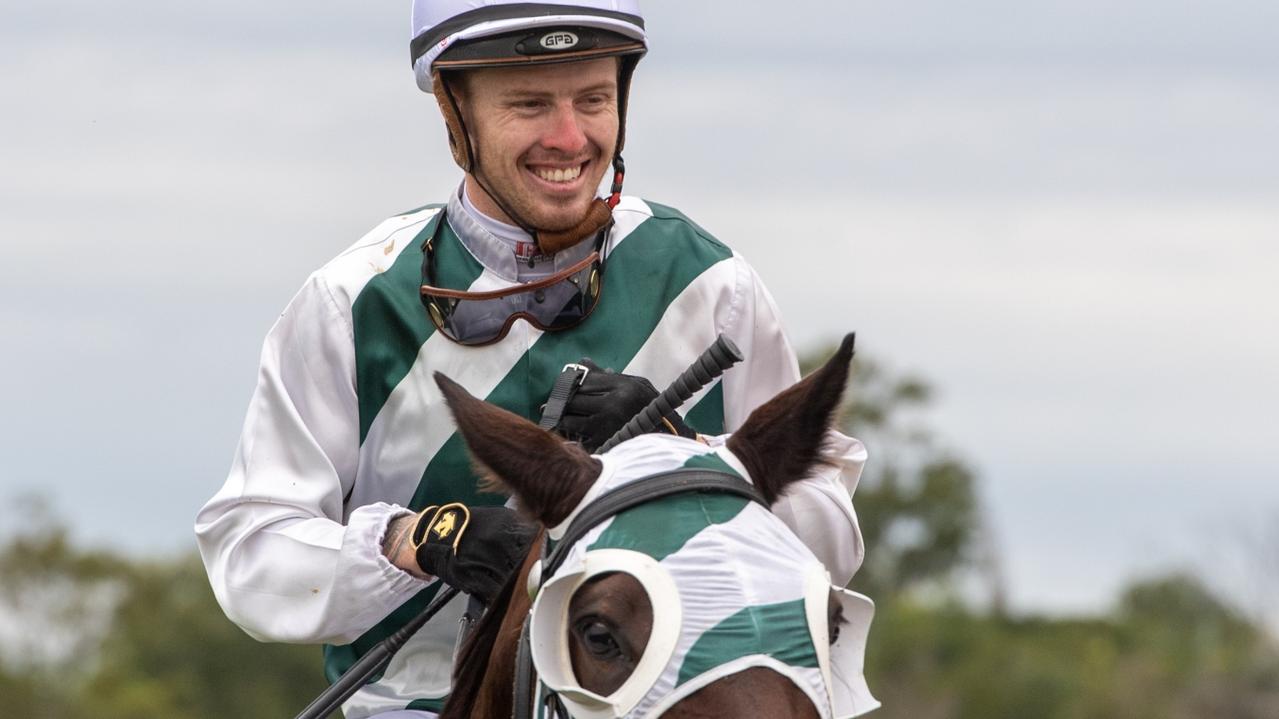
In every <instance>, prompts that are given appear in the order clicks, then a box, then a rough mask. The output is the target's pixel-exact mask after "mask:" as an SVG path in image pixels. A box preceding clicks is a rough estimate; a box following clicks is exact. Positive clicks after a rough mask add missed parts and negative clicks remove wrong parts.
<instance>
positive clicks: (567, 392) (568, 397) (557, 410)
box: [537, 364, 590, 431]
mask: <svg viewBox="0 0 1279 719" xmlns="http://www.w3.org/2000/svg"><path fill="white" fill-rule="evenodd" d="M588 373H590V369H588V368H587V367H586V366H585V365H580V364H566V365H564V369H563V370H561V371H560V376H559V377H556V378H555V386H553V387H551V394H550V396H549V397H547V398H546V405H545V408H544V409H543V410H542V419H541V421H539V422H538V423H537V426H538V427H541V428H542V429H545V430H547V431H551V430H554V429H555V427H556V426H558V425H559V423H560V419H561V418H562V417H563V416H564V408H565V407H567V406H568V403H569V402H571V401H572V400H573V395H575V394H577V388H578V387H581V386H582V380H584V379H586V375H587V374H588Z"/></svg>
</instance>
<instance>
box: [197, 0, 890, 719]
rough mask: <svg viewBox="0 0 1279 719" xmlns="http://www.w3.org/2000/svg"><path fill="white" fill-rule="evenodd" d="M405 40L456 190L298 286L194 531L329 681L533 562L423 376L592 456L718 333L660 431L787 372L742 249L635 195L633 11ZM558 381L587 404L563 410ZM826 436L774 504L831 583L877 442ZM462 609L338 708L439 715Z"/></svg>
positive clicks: (269, 341) (235, 606)
mask: <svg viewBox="0 0 1279 719" xmlns="http://www.w3.org/2000/svg"><path fill="white" fill-rule="evenodd" d="M412 30H413V36H412V42H411V44H410V49H411V59H412V64H413V72H414V74H415V76H416V79H417V84H418V86H419V87H420V88H421V89H422V90H424V91H426V92H429V93H431V94H432V95H433V96H434V97H435V99H436V101H437V103H438V105H439V108H440V111H441V113H442V114H443V117H444V121H445V126H446V127H447V130H448V142H449V145H450V148H451V151H452V155H453V159H454V160H455V161H456V162H457V164H458V166H459V167H460V169H461V171H462V178H461V181H460V183H459V185H458V187H457V190H456V191H454V192H452V193H450V194H449V196H448V197H445V198H443V199H442V201H441V202H439V203H437V204H431V205H427V206H425V207H422V208H420V209H417V210H412V211H409V212H406V213H403V214H399V215H396V216H394V217H391V218H390V219H388V220H386V221H384V222H382V223H381V224H379V225H377V226H376V227H375V228H374V229H373V230H371V231H370V232H369V233H368V234H366V235H365V236H364V237H362V238H361V239H360V240H359V241H357V242H356V243H355V244H353V245H352V246H351V247H350V248H348V249H347V250H346V251H344V252H342V253H341V254H339V255H338V256H337V257H336V258H335V259H333V260H332V261H330V262H329V263H328V264H326V265H324V266H323V267H322V268H320V269H319V270H317V271H316V272H315V273H313V274H312V275H311V276H310V278H309V279H308V280H307V281H306V283H305V284H304V285H303V286H302V288H301V290H299V292H298V293H297V295H296V296H295V297H294V298H293V299H292V301H291V302H290V303H289V305H288V307H286V308H285V310H284V312H283V314H281V316H280V318H279V320H278V321H277V322H276V324H275V325H274V326H273V327H272V328H271V330H270V333H269V334H268V336H267V338H266V341H265V344H264V347H263V351H262V356H261V368H260V372H259V377H258V383H257V388H256V390H255V392H254V395H253V399H252V401H251V403H250V406H249V410H248V414H247V417H246V419H245V423H244V429H243V433H242V435H241V439H240V444H239V447H238V449H237V452H236V455H235V459H234V462H233V466H232V468H231V472H230V475H229V476H228V478H227V480H226V483H225V484H224V486H223V487H222V488H221V490H220V491H218V492H217V493H216V494H215V495H214V496H213V498H212V499H210V500H209V502H208V503H207V504H206V505H205V506H204V507H203V508H202V509H201V510H200V512H199V515H198V516H197V518H196V525H195V529H196V535H197V538H198V540H199V546H200V552H201V555H202V557H203V559H204V563H205V567H206V569H207V570H208V574H209V578H210V580H211V582H212V585H213V589H214V592H215V594H216V595H217V598H218V601H219V602H220V603H221V605H222V607H223V609H224V610H225V611H226V613H227V616H228V617H230V618H231V619H232V620H233V621H235V622H236V623H237V624H239V625H240V626H241V627H243V628H244V629H245V631H247V632H248V633H249V634H251V635H253V636H254V637H256V638H259V639H261V640H266V641H281V642H298V643H316V644H325V645H326V646H325V650H324V660H325V672H326V675H327V676H328V677H329V679H330V680H333V679H334V678H336V677H337V676H339V675H340V674H341V673H342V672H343V671H344V670H345V669H346V668H347V667H349V666H350V665H351V664H352V663H354V662H355V661H356V660H357V659H358V658H359V657H360V656H361V655H362V654H363V653H364V652H366V651H367V650H368V649H369V648H370V647H372V646H373V645H374V644H376V643H377V642H378V641H379V640H380V639H381V638H383V637H385V636H387V635H388V634H389V633H391V632H393V631H394V630H395V629H396V628H398V627H399V626H401V625H402V624H403V623H404V622H405V621H407V620H408V619H409V618H410V617H412V616H414V615H415V614H417V612H418V611H420V609H421V608H422V607H424V606H425V605H426V604H427V603H428V602H429V601H430V599H431V598H432V597H433V596H434V595H435V593H436V592H437V591H439V589H440V586H441V584H442V583H443V584H449V585H453V586H456V587H458V588H460V589H462V590H463V591H464V592H467V593H470V594H472V595H475V596H477V597H479V598H480V599H482V600H485V601H488V600H490V599H492V597H493V596H494V595H495V594H496V593H497V591H498V589H499V588H500V586H501V585H502V583H503V582H504V580H505V579H506V577H507V576H508V575H509V573H510V571H511V570H512V568H514V567H515V566H516V565H517V564H518V562H519V561H520V560H521V559H522V558H523V557H524V556H525V554H526V553H527V551H528V549H529V546H528V545H529V538H530V531H531V530H530V529H529V528H528V527H527V526H526V525H525V524H523V522H522V521H520V520H519V519H518V518H517V515H516V514H515V512H514V511H512V510H510V509H506V508H504V507H503V506H502V505H503V502H504V501H505V498H504V497H503V496H502V495H500V494H496V493H489V492H485V491H483V490H481V488H480V487H479V477H478V476H477V472H476V469H475V468H474V467H473V465H472V462H471V460H470V458H469V457H468V456H467V454H466V450H465V448H464V446H463V443H462V441H461V439H460V437H459V436H458V435H457V434H456V433H455V427H454V424H453V419H452V417H451V416H450V414H449V412H448V408H447V407H446V406H445V404H444V402H443V400H442V398H441V396H440V393H439V391H438V389H437V388H436V384H435V382H434V381H433V379H432V376H433V374H434V373H436V372H441V373H443V374H445V375H448V376H449V377H451V378H452V379H453V380H455V381H457V382H458V383H460V384H461V385H463V386H464V387H465V388H466V389H467V390H468V391H469V392H470V393H472V394H474V395H475V396H478V397H483V398H485V399H487V400H488V401H489V402H491V403H494V404H496V405H499V406H501V407H504V408H506V409H508V410H510V411H512V412H515V413H516V414H520V415H523V416H525V417H528V418H530V419H533V420H534V421H536V420H538V419H539V418H541V419H543V424H544V426H548V427H552V428H554V429H555V430H556V431H559V432H560V433H562V434H564V435H565V436H567V437H568V438H570V439H573V440H577V441H581V442H582V443H583V444H584V445H585V446H587V447H588V448H592V449H593V448H595V447H598V446H599V444H600V443H602V442H603V441H604V440H605V439H606V438H608V437H609V436H610V435H611V434H612V433H613V432H614V431H615V430H616V429H618V428H620V427H621V426H622V425H623V424H624V423H625V422H626V421H627V420H629V419H630V418H631V416H633V415H634V414H635V413H636V412H637V411H638V410H639V409H641V408H642V407H643V406H644V405H645V404H646V403H647V402H648V400H649V399H650V398H652V397H653V396H655V395H656V391H655V390H654V389H653V386H654V385H656V386H657V387H664V386H666V385H667V384H668V383H670V382H671V381H672V380H673V379H675V377H676V376H678V375H679V373H680V372H681V371H682V370H683V369H684V368H685V367H686V366H688V364H689V363H690V362H692V361H693V360H694V359H695V358H696V357H697V355H698V354H699V353H700V351H701V350H702V349H704V348H705V347H707V346H708V345H710V344H711V342H712V341H714V339H715V338H716V336H718V335H719V334H721V333H723V334H725V335H727V336H728V337H729V338H730V339H731V340H732V341H733V342H734V343H736V345H737V346H738V347H740V348H741V350H742V352H743V354H744V355H745V360H744V362H742V363H741V364H740V365H738V366H737V367H735V368H733V369H731V370H730V371H728V372H727V373H725V374H724V375H723V377H722V378H721V380H720V381H719V382H717V383H715V384H713V385H712V386H710V387H708V388H706V389H705V390H703V391H702V392H700V393H698V394H697V395H695V396H694V397H693V398H692V399H691V400H690V401H689V402H688V403H687V404H686V405H685V406H684V407H683V408H681V409H680V412H681V413H680V414H672V415H671V416H669V417H667V418H666V421H665V422H664V423H663V427H662V429H663V431H669V432H674V433H678V434H682V435H684V436H686V437H697V438H700V439H701V440H702V441H705V442H707V443H709V444H711V445H712V446H718V445H720V444H722V443H723V442H724V441H725V439H726V437H727V435H728V434H729V433H731V432H732V431H733V430H734V429H735V428H737V427H738V426H739V425H740V424H741V423H742V422H743V421H744V420H745V418H746V416H747V415H748V414H749V413H750V412H751V410H752V409H754V408H755V407H756V406H758V405H759V404H761V403H762V402H763V401H765V400H767V399H769V398H771V397H772V396H773V395H775V394H777V393H778V392H779V391H781V390H783V389H785V388H787V387H789V386H790V385H791V384H793V383H794V382H795V381H797V380H798V379H799V371H798V366H797V363H796V359H795V355H794V352H793V351H792V349H791V347H790V345H789V343H788V342H787V340H786V337H785V335H784V333H783V331H782V326H781V322H780V319H779V317H778V312H777V308H776V306H775V304H774V302H773V299H772V297H771V296H770V295H769V293H768V291H767V290H766V289H765V288H764V286H763V284H762V283H761V282H760V279H759V277H758V276H757V275H756V273H755V271H754V270H753V269H752V268H751V267H750V266H749V265H748V264H747V263H746V262H745V260H743V259H742V257H741V256H740V255H739V254H737V253H736V252H734V251H733V250H732V249H730V248H729V247H728V246H726V245H724V244H722V243H721V242H719V241H718V240H716V239H715V238H713V237H712V236H711V235H710V234H708V233H707V232H706V231H705V230H703V229H701V228H700V227H699V226H697V225H696V224H694V223H693V222H692V221H690V220H689V219H688V218H687V217H685V216H684V215H682V214H680V213H679V212H678V211H676V210H674V209H672V208H670V207H666V206H663V205H660V204H657V203H655V202H649V201H645V200H641V199H639V198H637V197H631V196H625V195H623V194H622V182H623V179H624V175H625V166H624V164H623V161H622V148H623V140H624V138H625V127H626V110H627V104H628V103H627V101H628V96H629V93H630V87H631V78H632V74H633V73H634V71H635V69H636V66H637V64H638V62H639V60H640V58H641V57H642V56H643V55H644V53H645V52H646V50H647V47H648V45H647V36H646V33H645V28H644V21H643V19H642V16H641V14H640V10H639V7H638V0H568V1H563V2H542V3H523V2H503V1H491V2H484V3H478V2H474V1H473V0H414V4H413V15H412ZM438 171H440V172H444V171H445V168H439V169H438ZM586 357H589V358H590V359H589V360H586V359H584V358H586ZM566 366H567V367H566ZM566 373H572V377H571V378H570V382H569V385H570V386H571V387H572V388H573V389H574V390H575V391H574V392H572V393H570V395H569V396H568V397H567V398H561V399H560V401H559V402H558V403H556V402H550V403H548V396H550V395H551V394H552V389H553V388H554V387H556V386H557V380H558V379H560V378H561V377H562V375H565V374H566ZM544 405H550V406H547V407H546V414H547V415H548V416H546V417H543V407H544ZM825 447H826V448H825V450H824V451H825V453H826V456H825V459H826V460H827V463H826V464H825V465H824V466H823V467H822V468H821V469H820V470H819V471H816V472H815V473H814V474H813V475H812V476H810V477H807V478H805V479H804V480H803V481H800V482H798V483H796V484H795V485H794V487H793V489H792V491H791V492H790V493H789V494H788V495H787V496H786V497H784V498H783V499H782V500H780V501H779V502H778V503H777V504H776V505H775V507H774V510H775V512H776V513H777V514H778V515H779V516H780V517H781V518H782V520H783V521H784V522H786V523H787V525H789V526H790V527H791V529H792V530H793V531H794V532H795V533H796V535H797V536H798V537H799V538H800V539H801V540H802V541H803V542H804V543H805V544H807V545H808V546H809V548H810V549H812V551H813V552H814V554H816V556H817V557H818V558H819V559H821V560H822V561H823V562H824V563H825V564H826V566H827V568H828V569H829V571H830V573H831V579H832V581H833V582H834V583H835V584H838V585H842V584H846V583H847V582H848V580H849V579H851V577H852V575H853V573H854V572H855V571H856V569H857V568H858V567H859V566H860V564H861V560H862V553H863V549H862V542H861V534H860V531H859V529H858V526H857V519H856V515H855V514H854V512H853V507H852V503H851V500H850V496H851V493H852V491H853V489H854V488H855V486H856V484H857V480H858V477H859V475H860V472H861V466H862V463H863V462H864V461H865V450H864V449H863V447H862V445H861V443H860V442H858V441H857V440H855V439H851V438H848V437H844V436H842V435H837V434H835V433H832V434H831V436H830V437H829V438H828V440H827V442H826V445H825ZM654 531H655V532H656V531H660V529H659V528H654ZM465 606H466V601H465V598H463V597H459V598H458V599H457V600H455V601H454V602H452V603H451V604H450V605H449V606H447V607H446V608H445V609H444V610H443V611H442V612H441V613H440V614H439V615H438V616H437V617H436V618H435V620H434V621H432V622H431V623H430V624H428V625H427V626H426V627H425V628H423V629H422V630H421V631H419V632H418V633H417V634H416V635H415V636H414V637H413V638H412V639H411V640H410V641H409V642H408V644H407V645H406V646H405V647H404V648H403V649H402V650H401V651H400V652H399V653H398V654H397V655H396V656H395V658H394V659H393V660H392V661H391V663H390V665H389V666H388V667H387V669H386V671H385V672H383V673H382V674H381V675H380V676H379V677H377V679H376V681H373V682H371V683H369V684H367V685H366V686H364V687H363V688H362V689H361V690H360V691H358V692H357V693H356V694H355V695H354V696H353V697H352V698H351V699H350V700H349V701H348V702H347V703H346V704H344V706H343V711H344V713H345V715H346V716H347V717H349V718H351V719H362V718H364V717H379V719H392V718H405V719H407V718H408V717H415V718H417V717H431V716H434V712H435V711H438V710H439V708H440V707H441V706H442V704H443V701H444V699H445V697H446V696H447V695H448V692H449V688H450V672H451V667H452V654H453V651H454V644H455V641H456V638H457V627H458V620H459V619H460V617H461V616H462V613H463V610H464V609H465Z"/></svg>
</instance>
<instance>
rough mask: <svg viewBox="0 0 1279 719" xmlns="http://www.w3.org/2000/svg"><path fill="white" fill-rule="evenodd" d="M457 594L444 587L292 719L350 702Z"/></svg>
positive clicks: (320, 717)
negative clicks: (406, 621) (414, 615)
mask: <svg viewBox="0 0 1279 719" xmlns="http://www.w3.org/2000/svg"><path fill="white" fill-rule="evenodd" d="M460 591H461V590H460V589H458V588H456V587H447V586H446V587H444V589H443V590H442V591H441V592H440V593H439V594H438V595H436V597H435V600H434V601H432V602H431V603H430V604H429V605H427V607H426V609H423V610H422V613H421V614H418V615H417V616H416V617H413V619H411V620H409V623H408V624H405V625H404V626H402V627H400V628H399V629H398V630H396V632H395V633H394V634H392V635H391V636H389V637H387V638H386V639H383V640H382V641H380V642H378V643H377V644H375V645H374V646H373V648H372V649H370V650H369V651H367V652H365V654H364V656H362V657H360V660H359V661H357V662H356V663H354V664H352V665H351V667H350V668H349V669H347V670H346V671H345V672H342V676H340V677H338V679H337V681H335V682H333V683H332V684H331V685H329V688H328V689H325V690H324V691H323V692H322V693H321V694H320V696H318V697H316V698H315V701H313V702H311V703H310V704H308V705H307V707H306V709H303V710H302V713H301V714H298V715H297V717H295V719H324V717H327V716H328V715H329V714H332V713H333V712H334V711H337V709H338V707H340V706H342V702H344V701H346V700H347V699H350V698H351V695H352V694H354V693H355V692H357V691H359V689H360V687H362V686H364V685H365V684H366V683H368V681H369V679H370V678H371V677H372V676H373V675H375V674H377V673H378V672H381V671H383V670H384V669H386V665H387V664H390V663H391V657H393V656H395V653H396V652H398V651H400V649H401V648H402V647H403V646H404V643H405V642H407V641H408V640H409V638H410V637H412V636H413V635H414V634H416V633H417V630H419V629H421V628H422V626H423V625H424V624H426V623H427V622H428V621H430V620H431V617H433V616H435V615H436V613H437V612H439V611H440V610H441V609H443V608H444V605H445V604H448V603H449V601H450V600H452V599H453V597H456V596H457V595H458V592H460Z"/></svg>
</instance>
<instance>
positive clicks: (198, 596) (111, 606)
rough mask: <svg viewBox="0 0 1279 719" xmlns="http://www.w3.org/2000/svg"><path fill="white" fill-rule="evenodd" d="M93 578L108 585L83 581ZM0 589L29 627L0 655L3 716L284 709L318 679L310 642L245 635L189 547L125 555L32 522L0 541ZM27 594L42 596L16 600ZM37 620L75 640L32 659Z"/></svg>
mask: <svg viewBox="0 0 1279 719" xmlns="http://www.w3.org/2000/svg"><path fill="white" fill-rule="evenodd" d="M103 586H107V587H111V588H112V589H113V591H111V592H107V593H105V594H104V593H102V592H95V591H93V590H94V588H95V587H103ZM0 587H3V590H2V591H0V598H2V599H3V600H4V601H5V602H6V603H8V604H9V607H8V608H7V612H6V613H7V614H10V616H14V614H13V613H16V616H20V617H24V618H27V619H29V620H30V626H31V627H32V628H33V629H34V630H35V631H33V632H32V636H29V637H26V638H24V639H22V640H20V641H14V642H11V644H12V646H10V647H9V649H10V652H9V653H10V654H16V655H18V656H15V657H11V658H10V659H9V661H7V662H6V663H4V664H2V665H0V697H3V702H2V703H0V716H3V717H8V716H13V717H19V716H21V717H40V718H42V719H82V718H84V719H87V718H88V717H94V718H95V719H141V718H147V717H156V718H160V717H164V718H165V719H202V718H205V717H207V718H209V719H212V718H213V717H233V716H238V717H287V716H293V715H294V714H296V713H297V712H298V711H300V710H301V708H302V707H304V706H305V705H306V704H307V702H309V701H310V700H311V699H312V698H314V696H315V695H316V694H318V693H319V692H320V690H321V689H323V687H324V681H323V676H322V673H321V670H320V663H321V662H320V650H319V649H318V648H316V647H298V646H285V645H278V644H260V643H258V642H256V641H254V640H253V639H251V638H249V637H248V636H247V635H245V634H244V632H242V631H241V630H240V629H239V628H238V627H236V626H235V625H233V624H232V623H231V622H230V621H228V620H227V619H226V617H225V616H224V615H223V613H222V610H221V609H220V608H219V607H218V605H217V602H216V600H215V599H214V597H213V592H212V590H211V589H210V588H209V583H208V579H207V578H206V577H205V574H204V568H203V566H202V565H201V563H200V561H199V559H198V558H197V557H196V556H194V555H185V556H182V557H179V558H176V559H171V560H164V561H150V562H148V561H136V560H133V561H131V560H127V559H125V558H123V557H117V556H113V555H111V554H107V553H102V552H91V551H83V550H77V549H75V548H74V547H73V546H72V545H71V544H70V543H69V542H68V541H67V538H66V533H65V531H63V530H62V529H61V528H59V527H57V526H56V525H48V526H41V527H36V528H33V529H32V530H31V531H29V532H25V533H23V534H20V535H19V536H17V537H15V538H13V539H11V540H10V542H9V544H8V545H7V546H6V547H4V548H3V550H0ZM32 596H38V597H42V598H44V599H45V601H46V605H45V606H43V607H36V606H31V605H30V603H25V602H23V601H22V598H23V597H32ZM103 597H106V598H107V599H109V600H110V601H107V602H106V603H105V606H104V602H103ZM48 626H54V627H56V628H57V630H58V632H57V633H58V634H69V635H72V636H75V637H76V638H77V641H74V642H64V643H63V644H64V646H63V650H62V651H61V652H54V653H53V654H52V655H50V654H49V653H47V652H45V653H43V654H42V656H41V657H40V658H38V659H35V658H33V656H32V654H41V652H40V651H39V647H41V646H42V644H43V643H45V642H47V641H49V640H50V637H49V636H48V635H47V633H46V632H45V631H44V628H45V627H48ZM55 638H56V637H55Z"/></svg>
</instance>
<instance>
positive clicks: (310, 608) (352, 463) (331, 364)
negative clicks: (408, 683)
mask: <svg viewBox="0 0 1279 719" xmlns="http://www.w3.org/2000/svg"><path fill="white" fill-rule="evenodd" d="M359 436H360V435H359V410H358V405H357V401H356V392H355V357H354V345H353V339H352V330H351V321H350V315H349V306H347V305H345V304H340V303H339V302H338V301H336V300H335V299H334V297H333V294H332V292H331V291H330V289H329V288H328V286H327V285H326V284H325V282H324V281H323V278H322V277H321V275H319V274H318V273H317V274H316V275H313V276H312V277H311V279H310V280H309V281H308V282H307V284H306V285H305V286H303V288H302V289H301V290H300V291H299V292H298V294H297V295H296V296H295V297H294V298H293V300H292V302H290V303H289V306H288V307H287V308H286V309H285V311H284V313H283V314H282V315H281V316H280V319H279V320H278V321H277V322H276V324H275V326H274V327H272V328H271V331H270V333H269V334H268V335H267V338H266V343H265V345H264V346H263V349H262V360H261V370H260V372H259V377H258V385H257V388H256V390H255V391H254V393H253V399H252V401H251V403H250V405H249V410H248V414H247V416H246V417H245V421H244V429H243V432H242V434H241V436H240V444H239V447H238V449H237V451H236V456H235V460H234V462H233V464H232V467H231V472H230V475H229V476H228V477H227V480H226V483H225V484H224V485H223V486H222V489H221V490H219V491H218V493H217V494H216V495H214V496H213V498H212V499H210V500H209V502H208V503H207V504H206V505H205V506H204V507H203V508H202V509H201V510H200V512H199V514H198V515H197V516H196V524H195V532H196V538H197V541H198V544H199V547H200V555H201V557H202V558H203V559H204V565H205V569H206V570H207V571H208V574H209V580H210V582H211V583H212V585H213V591H214V594H215V595H216V596H217V599H218V602H219V603H220V604H221V605H222V608H223V610H224V611H225V612H226V614H227V616H228V617H229V618H230V619H231V620H232V621H234V622H235V623H236V624H238V625H240V626H241V627H242V628H243V629H244V630H245V631H246V632H248V633H249V634H250V635H252V636H254V637H256V638H258V639H262V640H269V641H281V642H305V643H321V642H327V643H333V644H347V643H350V642H351V641H354V640H355V639H356V638H357V637H358V636H360V635H361V634H362V633H364V632H365V631H367V630H368V629H369V628H370V627H372V626H373V625H374V624H376V623H377V622H378V621H379V620H381V619H382V618H383V617H385V616H386V615H387V614H389V613H390V612H391V611H392V610H393V609H395V608H396V607H398V606H399V605H400V604H402V603H403V602H404V601H406V600H407V599H408V598H410V597H411V596H412V595H413V594H414V593H415V592H417V591H419V590H420V589H422V588H423V587H424V586H426V582H423V581H421V580H418V579H415V578H413V577H412V576H411V575H409V574H407V573H406V572H403V571H401V570H399V569H397V568H396V567H394V566H393V565H392V564H391V563H390V562H388V561H387V560H386V558H384V557H383V556H382V553H381V544H382V537H383V535H384V534H385V532H386V526H387V522H388V521H389V520H390V519H391V518H392V517H394V516H396V515H398V514H400V513H403V512H404V511H406V510H404V509H402V508H400V507H395V506H392V505H387V504H373V505H368V506H364V507H360V508H358V509H356V510H355V511H353V512H352V513H351V515H350V516H349V517H347V518H345V521H343V520H344V517H343V497H345V496H346V494H347V493H348V492H349V490H350V488H351V486H352V483H353V482H354V481H355V469H356V465H357V460H358V453H359Z"/></svg>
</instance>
